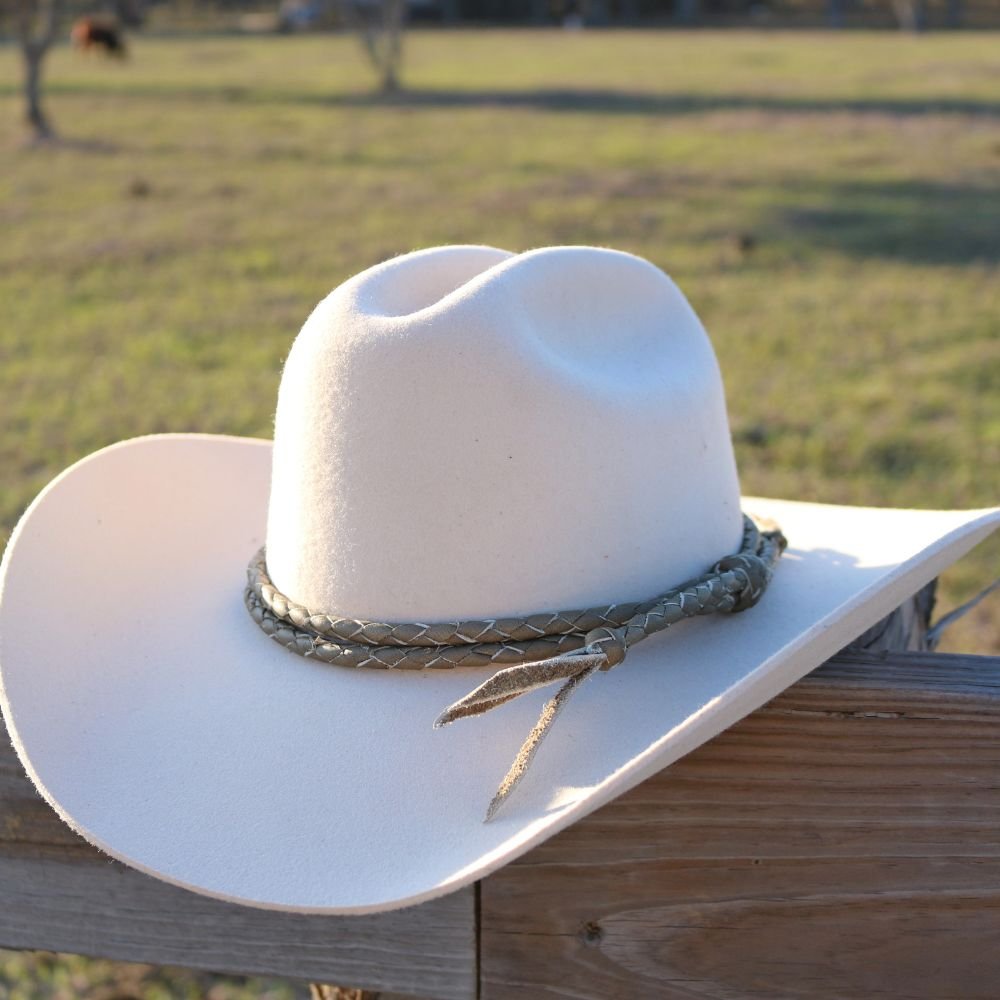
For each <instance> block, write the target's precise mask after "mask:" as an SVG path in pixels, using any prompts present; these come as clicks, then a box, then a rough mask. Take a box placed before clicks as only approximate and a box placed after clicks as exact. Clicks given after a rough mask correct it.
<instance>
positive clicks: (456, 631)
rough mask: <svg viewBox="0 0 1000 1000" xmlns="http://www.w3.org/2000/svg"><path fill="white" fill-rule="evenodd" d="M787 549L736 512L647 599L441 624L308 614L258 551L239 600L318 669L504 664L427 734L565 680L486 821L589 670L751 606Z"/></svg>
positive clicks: (778, 536)
mask: <svg viewBox="0 0 1000 1000" xmlns="http://www.w3.org/2000/svg"><path fill="white" fill-rule="evenodd" d="M786 544H787V543H786V541H785V537H784V535H782V533H781V531H780V530H779V529H778V528H777V527H776V526H773V525H769V526H768V527H767V528H766V529H763V530H762V528H759V527H758V526H757V525H756V524H755V523H754V521H753V520H752V519H751V518H750V517H748V516H747V515H744V516H743V540H742V543H741V545H740V549H739V551H738V552H736V553H734V554H733V555H730V556H726V557H725V558H723V559H720V560H719V561H718V562H717V563H715V565H713V566H712V567H711V569H710V570H709V571H708V572H707V573H705V574H704V575H703V576H700V577H698V578H697V579H695V580H690V581H688V582H687V583H684V584H681V586H679V587H676V588H674V589H672V590H668V591H666V592H665V593H663V594H661V595H660V596H659V597H656V598H653V599H652V600H650V601H645V602H641V603H627V604H613V605H610V606H605V607H599V608H588V609H586V610H583V611H557V612H545V613H543V614H537V615H529V616H527V617H525V618H497V619H488V620H484V621H461V622H445V623H439V624H424V623H421V622H416V623H411V624H400V623H395V624H393V623H385V622H369V621H358V620H354V619H347V618H340V617H337V616H333V615H328V614H324V613H321V612H315V611H311V610H309V609H308V608H305V607H303V606H302V605H300V604H296V603H295V602H293V601H291V600H289V599H288V598H287V597H286V596H285V595H284V594H282V593H281V592H280V591H278V590H277V588H276V587H275V586H274V584H273V583H272V582H271V579H270V577H269V576H268V573H267V562H266V556H265V550H264V549H261V550H260V551H259V552H257V553H256V554H255V555H254V557H253V559H251V560H250V565H249V567H248V568H247V586H246V590H245V593H244V599H245V601H246V606H247V609H248V610H249V612H250V615H251V617H252V618H253V620H254V621H255V622H257V624H258V625H259V626H260V627H261V628H262V629H263V630H264V632H266V633H267V634H268V635H269V636H271V638H272V639H275V640H277V641H278V642H280V643H281V644H282V645H283V646H285V647H286V648H288V649H291V650H293V651H294V652H296V653H299V654H301V655H303V656H310V657H315V658H316V659H319V660H322V661H323V662H325V663H331V664H335V665H337V666H344V667H375V668H382V669H402V670H427V669H448V668H452V667H483V666H502V667H504V669H502V670H500V671H499V672H498V673H496V674H494V675H493V676H492V677H491V678H490V679H489V680H487V681H486V682H485V683H483V684H481V685H480V686H479V687H478V688H476V689H475V690H474V691H472V692H471V693H470V694H468V695H466V696H465V697H464V698H462V699H460V700H459V701H457V702H455V704H453V705H451V706H450V707H449V708H447V709H446V710H445V711H444V712H443V713H442V714H441V716H440V717H439V718H438V719H437V721H436V722H435V723H434V725H435V727H440V726H443V725H447V724H448V723H449V722H454V721H455V720H456V719H461V718H465V717H468V716H472V715H480V714H482V713H483V712H487V711H489V710H490V709H492V708H496V707H498V706H499V705H502V704H504V703H505V702H508V701H510V700H511V699H513V698H516V697H517V696H518V695H521V694H524V693H526V692H528V691H532V690H534V689H535V688H538V687H542V686H543V685H546V684H550V683H552V682H553V681H557V680H562V681H565V683H564V684H563V686H562V687H561V688H560V689H559V691H558V692H557V693H556V695H555V696H554V697H553V698H552V699H551V700H550V701H548V702H547V703H546V705H545V707H544V708H543V709H542V714H541V716H540V717H539V720H538V722H537V723H536V725H535V727H534V729H532V731H531V733H530V734H529V735H528V738H527V739H526V740H525V741H524V743H523V744H522V746H521V749H520V751H519V752H518V755H517V757H516V758H515V760H514V763H513V764H512V765H511V768H510V770H509V771H508V772H507V775H506V776H505V777H504V779H503V781H502V782H501V784H500V787H499V789H498V791H497V793H496V795H495V796H494V798H493V801H492V802H491V803H490V806H489V809H488V810H487V813H486V819H487V821H488V820H490V819H492V818H493V816H494V815H495V814H496V811H497V810H498V809H499V807H500V806H501V805H502V804H503V802H505V801H506V800H507V798H509V796H510V794H511V793H512V792H513V790H514V788H515V787H516V786H517V784H518V782H519V781H520V780H521V778H522V777H523V776H524V774H525V772H526V771H527V769H528V766H529V765H530V764H531V761H532V759H533V758H534V756H535V753H536V752H537V750H538V747H539V745H540V744H541V742H542V740H543V739H544V737H545V735H546V733H548V731H549V729H550V728H551V726H552V723H553V722H554V721H555V718H556V716H557V715H558V714H559V712H560V711H561V709H562V708H563V706H564V705H565V703H566V701H567V700H568V698H569V696H570V695H571V694H572V693H573V691H574V690H576V688H577V687H578V686H579V684H580V683H581V682H582V681H583V680H585V679H586V678H587V677H589V676H590V675H591V674H592V673H593V672H594V671H595V670H610V669H611V667H614V666H616V665H617V664H619V663H621V662H622V660H623V659H624V658H625V654H626V653H627V652H628V650H629V648H630V647H632V646H634V645H635V644H636V643H637V642H641V641H642V640H643V639H645V638H646V637H647V636H649V635H653V634H654V633H656V632H661V631H663V629H666V628H669V627H670V626H671V625H674V624H676V623H677V622H679V621H681V620H682V619H684V618H692V617H694V616H695V615H706V614H713V613H714V612H717V611H718V612H735V611H744V610H746V609H747V608H750V607H753V605H754V604H756V603H757V602H758V601H759V600H760V597H761V595H762V594H763V593H764V590H765V589H766V588H767V585H768V583H769V582H770V580H771V575H772V573H773V571H774V567H775V564H776V563H777V561H778V559H779V558H780V557H781V553H782V552H783V551H784V549H785V546H786Z"/></svg>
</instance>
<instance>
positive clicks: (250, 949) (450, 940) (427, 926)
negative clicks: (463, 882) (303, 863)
mask: <svg viewBox="0 0 1000 1000" xmlns="http://www.w3.org/2000/svg"><path fill="white" fill-rule="evenodd" d="M0 899H2V905H0V947H7V948H38V949H45V950H49V951H68V952H77V953H79V954H84V955H99V956H102V957H104V958H113V959H121V960H123V961H132V962H152V963H155V964H162V965H183V966H187V967H189V968H196V969H209V970H212V971H215V972H233V973H248V974H251V973H259V974H263V975H277V976H287V977H292V978H299V979H314V980H323V981H329V982H340V983H349V984H357V985H358V986H365V987H367V988H369V989H374V990H387V991H388V990H391V991H394V992H396V993H402V994H420V995H425V996H432V997H435V998H438V1000H468V998H471V997H474V996H475V994H476V940H475V902H474V890H473V889H472V888H469V889H466V890H463V891H461V892H458V893H455V894H453V895H451V896H448V897H446V898H444V899H441V900H435V901H433V902H431V903H427V904H424V905H423V906H417V907H413V908H411V909H408V910H400V911H396V912H394V913H385V914H376V915H372V916H366V917H323V916H304V915H299V914H292V913H274V912H268V911H265V910H257V909H252V908H250V907H245V906H233V905H230V904H227V903H221V902H219V901H217V900H212V899H208V898H206V897H203V896H199V895H196V894H195V893H192V892H187V891H185V890H182V889H177V888H174V887H173V886H169V885H167V884H166V883H163V882H159V881H157V880H156V879H152V878H150V877H148V876H146V875H142V874H140V873H139V872H136V871H133V870H131V869H129V868H127V867H125V866H124V865H122V864H119V863H118V862H116V861H112V860H110V859H108V858H107V857H106V856H105V855H103V854H101V853H100V852H99V851H97V850H95V849H94V848H92V847H90V845H88V844H86V843H85V842H84V841H83V840H81V839H80V838H79V837H77V836H76V835H75V834H74V833H73V832H72V831H71V830H70V829H69V828H68V827H67V826H65V825H64V824H63V823H62V822H61V821H60V819H59V818H58V817H57V816H56V814H55V813H54V812H53V811H52V810H51V809H50V808H49V807H48V805H46V803H45V802H44V801H42V799H41V798H39V796H38V795H37V794H36V792H35V790H34V788H33V787H32V786H31V783H30V782H29V781H28V779H27V777H26V776H25V774H24V771H23V770H22V768H21V765H20V763H19V762H18V760H17V758H16V756H15V755H14V752H13V750H12V749H11V747H10V743H9V740H8V738H7V733H6V731H5V729H4V728H3V725H2V723H0Z"/></svg>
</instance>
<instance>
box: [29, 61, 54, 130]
mask: <svg viewBox="0 0 1000 1000" xmlns="http://www.w3.org/2000/svg"><path fill="white" fill-rule="evenodd" d="M45 51H46V50H45V49H44V48H41V47H40V46H37V45H26V46H25V47H24V120H25V122H26V123H27V125H28V127H29V128H30V129H31V130H32V132H34V134H35V138H36V139H51V138H52V137H53V135H54V134H55V133H54V132H53V130H52V125H51V123H50V122H49V120H48V118H47V117H46V115H45V112H44V111H43V110H42V60H43V59H44V58H45Z"/></svg>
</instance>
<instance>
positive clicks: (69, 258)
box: [0, 0, 1000, 1000]
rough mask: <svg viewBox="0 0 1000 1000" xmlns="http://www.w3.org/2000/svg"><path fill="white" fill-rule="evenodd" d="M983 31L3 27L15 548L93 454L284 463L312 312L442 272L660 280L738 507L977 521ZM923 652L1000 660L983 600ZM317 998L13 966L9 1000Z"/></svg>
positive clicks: (624, 22)
mask: <svg viewBox="0 0 1000 1000" xmlns="http://www.w3.org/2000/svg"><path fill="white" fill-rule="evenodd" d="M997 29H1000V0H354V2H350V0H285V2H282V3H271V4H266V3H255V4H251V3H237V2H223V0H218V2H215V3H202V2H198V0H169V2H160V3H141V2H139V0H118V2H109V3H106V4H104V5H103V6H102V5H101V4H100V3H99V2H97V0H95V3H92V4H86V5H85V4H79V3H75V2H71V0H62V2H60V0H0V32H2V39H0V109H2V110H0V121H2V122H3V126H2V131H0V167H2V169H0V303H2V308H3V312H2V324H0V413H2V418H3V419H2V420H0V469H2V473H0V546H2V545H3V544H5V542H6V539H7V537H8V536H9V533H10V531H11V529H12V528H13V525H14V523H15V522H16V520H17V518H18V516H19V515H20V513H21V512H22V511H23V509H24V507H25V506H26V505H27V503H28V502H29V501H30V500H31V498H32V497H33V496H34V495H35V494H36V493H37V492H38V490H39V489H41V487H42V486H44V485H45V483H46V482H48V480H49V479H50V478H51V477H52V476H54V475H55V474H56V473H57V472H59V471H60V470H61V469H63V468H64V467H65V466H67V465H68V464H70V463H71V462H73V461H74V460H76V459H78V458H80V457H82V456H83V455H85V454H87V453H89V452H91V451H93V450H95V449H97V448H99V447H101V446H102V445H105V444H108V443H110V442H113V441H116V440H119V439H121V438H127V437H131V436H135V435H138V434H146V433H151V432H158V431H207V432H214V433H227V434H246V435H254V436H261V437H268V436H270V432H271V420H272V416H273V410H274V401H275V393H276V389H277V384H278V379H279V375H280V370H281V364H282V360H283V358H284V356H285V354H286V352H287V350H288V347H289V345H290V343H291V341H292V339H293V338H294V336H295V333H296V332H297V331H298V328H299V326H300V325H301V324H302V322H303V320H304V319H305V317H306V316H307V315H308V313H309V311H310V310H311V308H312V307H313V305H314V304H315V303H316V302H317V301H318V300H319V299H320V298H321V297H323V296H324V295H325V294H326V293H327V292H328V291H330V289H331V288H333V287H334V286H335V285H337V284H338V283H339V282H341V281H342V280H344V279H345V278H347V277H349V276H351V275H352V274H354V273H356V272H357V271H359V270H362V269H363V268H365V267H367V266H369V265H371V264H374V263H376V262H378V261H381V260H384V259H386V258H388V257H391V256H393V255H395V254H398V253H401V252H405V251H408V250H412V249H416V248H420V247H426V246H431V245H435V244H440V243H456V242H472V243H480V242H481V243H489V244H494V245H497V246H501V247H505V248H507V249H510V250H525V249H529V248H531V247H536V246H543V245H547V244H567V243H585V244H600V245H606V246H612V247H617V248H619V249H623V250H629V251H632V252H634V253H638V254H641V255H642V256H644V257H647V258H648V259H650V260H651V261H653V262H654V263H656V264H657V265H659V266H660V267H662V268H663V269H664V270H666V271H667V272H668V273H670V274H671V275H672V276H673V277H674V278H675V280H677V282H678V283H679V284H680V286H681V287H682V288H683V289H684V291H685V292H686V294H687V296H688V297H689V299H690V300H691V302H692V304H693V305H694V307H695V309H696V310H697V311H698V313H699V314H700V316H701V317H702V319H703V321H704V322H705V325H706V326H707V328H708V330H709V333H710V335H711V337H712V340H713V342H714V344H715V348H716V351H717V353H718V355H719V360H720V363H721V366H722V370H723V374H724V377H725V380H726V385H727V393H728V402H729V410H730V417H731V422H732V429H733V434H734V438H735V442H736V449H737V457H738V460H739V464H740V470H741V477H742V482H743V488H744V492H745V493H750V494H761V495H768V496H779V497H792V498H799V499H808V500H818V501H831V502H837V503H852V504H871V505H892V506H912V507H975V506H987V505H991V504H995V503H997V502H998V500H1000V471H998V470H1000V404H998V400H1000V281H998V277H1000V31H998V30H997ZM139 500H140V498H137V502H138V501H139ZM998 565H1000V543H998V542H997V541H993V542H991V543H988V544H986V545H983V546H981V547H980V548H979V549H978V550H977V551H976V552H974V553H973V554H972V555H970V556H968V557H966V558H965V559H964V560H962V562H961V563H960V564H959V565H958V566H956V567H955V568H953V569H951V570H949V571H948V572H947V573H946V574H945V576H944V577H943V578H942V581H941V591H940V594H939V608H940V610H941V611H947V610H948V609H950V608H951V607H954V606H955V605H956V604H957V603H959V602H961V601H963V600H965V599H966V598H968V597H970V596H972V595H973V594H974V593H976V592H977V591H978V590H980V589H981V588H983V587H984V586H986V584H987V583H989V582H990V580H991V579H992V578H994V577H995V576H996V575H997V573H998ZM943 648H946V649H950V650H961V651H966V652H978V653H994V654H996V653H1000V600H998V599H997V598H996V597H994V599H993V600H992V603H991V602H990V601H985V602H983V604H981V605H980V606H979V607H978V608H977V609H976V610H975V611H974V612H972V613H971V614H969V615H968V616H967V617H966V618H964V619H963V620H962V621H961V622H960V623H958V624H957V625H956V626H954V628H953V629H952V630H951V631H950V632H949V633H948V634H947V635H946V638H945V642H944V645H943ZM307 992H308V991H307V988H306V987H305V986H303V985H301V984H299V985H295V984H288V983H273V982H264V981H237V980H229V979H224V978H220V977H211V976H206V975H202V974H197V973H190V972H181V971H175V970H163V969H152V968H148V967H139V966H122V965H116V964H114V963H109V962H100V961H89V960H86V959H82V958H68V957H63V956H43V955H32V954H27V953H26V954H17V955H15V954H12V953H7V954H4V953H0V997H3V998H10V1000H35V998H39V997H46V998H56V997H58V998H74V997H83V996H88V997H89V996H92V997H100V998H106V1000H111V998H118V1000H123V998H128V997H142V998H147V997H148V998H161V997H162V998H168V997H185V998H187V997H192V998H193V997H209V998H211V1000H231V998H233V1000H248V998H251V997H254V998H257V997H268V998H282V1000H284V998H290V997H298V996H306V995H307Z"/></svg>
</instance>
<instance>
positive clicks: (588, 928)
mask: <svg viewBox="0 0 1000 1000" xmlns="http://www.w3.org/2000/svg"><path fill="white" fill-rule="evenodd" d="M603 938H604V930H603V928H602V927H601V925H600V924H599V923H597V921H596V920H588V921H587V922H586V923H585V924H584V925H583V927H581V928H580V940H581V941H582V942H583V943H584V944H585V945H587V946H588V947H594V946H596V945H599V944H600V943H601V940H602V939H603Z"/></svg>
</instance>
